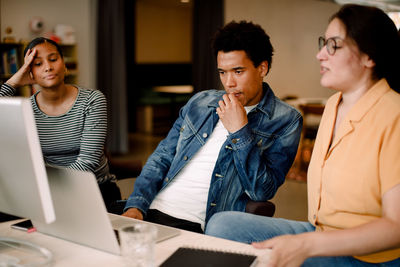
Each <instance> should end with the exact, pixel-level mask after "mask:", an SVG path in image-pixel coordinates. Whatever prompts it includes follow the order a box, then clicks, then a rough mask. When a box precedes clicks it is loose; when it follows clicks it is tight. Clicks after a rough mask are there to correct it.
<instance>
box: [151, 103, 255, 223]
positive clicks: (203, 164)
mask: <svg viewBox="0 0 400 267" xmlns="http://www.w3.org/2000/svg"><path fill="white" fill-rule="evenodd" d="M255 106H256V105H254V106H249V107H245V109H246V112H247V113H249V112H250V110H252V109H253V108H254V107H255ZM228 134H229V133H228V131H227V130H226V129H225V127H224V125H223V124H222V122H221V121H220V120H219V121H218V122H217V125H216V126H215V128H214V131H213V132H212V133H211V135H210V137H209V138H208V140H207V141H206V143H205V144H204V146H202V147H201V148H200V149H199V151H198V152H197V153H196V154H195V155H194V157H193V158H192V159H191V160H190V162H188V163H187V164H186V166H185V167H184V168H182V170H181V171H180V172H179V173H178V174H177V175H176V177H175V178H174V179H173V180H172V182H171V183H170V184H169V185H168V186H167V187H166V188H165V189H163V190H162V191H161V192H160V193H159V194H157V196H156V197H155V199H154V200H153V202H152V203H151V205H150V209H157V210H159V211H161V212H163V213H166V214H168V215H170V216H173V217H176V218H179V219H184V220H188V221H191V222H195V223H199V224H201V227H202V229H203V230H204V221H205V217H206V206H207V198H208V190H209V188H210V181H211V175H212V173H213V170H214V167H215V163H216V161H217V159H218V154H219V151H220V148H221V146H222V145H223V143H224V142H225V140H226V138H227V136H228Z"/></svg>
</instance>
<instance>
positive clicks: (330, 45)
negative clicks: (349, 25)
mask: <svg viewBox="0 0 400 267" xmlns="http://www.w3.org/2000/svg"><path fill="white" fill-rule="evenodd" d="M336 40H342V39H341V38H339V37H331V38H328V39H326V40H325V38H324V37H322V36H321V37H319V38H318V46H319V50H321V49H322V48H323V47H324V46H326V51H328V54H329V55H331V56H333V55H334V54H335V52H336V49H338V48H340V47H339V46H338V45H337V42H336ZM342 41H343V40H342Z"/></svg>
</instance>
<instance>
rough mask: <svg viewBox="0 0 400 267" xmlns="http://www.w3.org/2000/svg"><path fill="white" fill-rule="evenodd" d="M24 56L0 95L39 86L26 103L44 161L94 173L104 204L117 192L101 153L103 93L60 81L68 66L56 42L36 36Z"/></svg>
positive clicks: (116, 196) (104, 129)
mask: <svg viewBox="0 0 400 267" xmlns="http://www.w3.org/2000/svg"><path fill="white" fill-rule="evenodd" d="M24 55H25V58H24V65H23V66H22V67H21V68H20V69H19V70H18V72H17V73H15V74H14V75H13V76H12V77H11V78H10V79H9V80H8V81H7V82H6V83H5V84H3V85H2V86H1V89H0V96H13V95H14V94H15V92H16V88H18V87H21V86H24V85H32V84H38V85H39V86H40V87H41V89H40V90H39V91H38V92H36V93H35V94H34V95H32V96H31V103H32V108H33V112H34V116H35V120H36V125H37V129H38V134H39V139H40V144H41V147H42V153H43V158H44V160H45V162H46V164H48V165H52V166H61V167H67V168H71V169H76V170H82V171H91V172H93V173H94V174H95V175H96V178H97V181H98V184H99V186H100V190H101V193H102V195H103V198H104V201H105V203H106V206H107V209H109V205H110V204H111V203H112V202H113V201H115V200H118V199H120V198H121V194H120V191H119V188H118V187H117V185H116V184H115V176H114V175H111V174H110V173H109V168H108V162H107V158H106V156H105V154H104V142H105V139H106V134H107V103H106V99H105V97H104V95H103V94H102V93H101V92H100V91H98V90H91V89H85V88H82V87H79V86H75V85H70V84H65V83H64V77H65V73H66V70H67V69H66V66H65V63H64V59H63V54H62V51H61V48H60V47H59V45H58V44H57V43H56V42H54V41H52V40H50V39H46V38H43V37H39V38H36V39H34V40H32V41H31V42H30V43H29V44H28V46H27V47H26V49H25V51H24Z"/></svg>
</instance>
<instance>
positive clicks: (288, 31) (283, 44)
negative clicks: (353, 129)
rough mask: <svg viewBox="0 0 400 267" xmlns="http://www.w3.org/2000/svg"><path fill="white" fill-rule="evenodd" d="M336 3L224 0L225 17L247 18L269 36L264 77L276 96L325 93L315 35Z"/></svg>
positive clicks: (318, 32) (297, 0)
mask: <svg viewBox="0 0 400 267" xmlns="http://www.w3.org/2000/svg"><path fill="white" fill-rule="evenodd" d="M338 9H339V5H337V4H334V3H331V2H325V1H320V0H246V1H243V0H225V21H226V22H229V21H231V20H241V19H245V20H251V21H253V22H254V23H257V24H260V25H261V27H262V28H263V29H264V30H265V31H266V32H267V33H268V35H269V36H270V37H271V42H272V45H273V47H274V49H275V55H274V57H273V62H272V68H271V72H270V73H269V74H268V76H267V78H266V81H267V82H268V83H269V84H270V86H271V87H272V89H273V90H274V92H275V93H276V95H277V96H279V97H283V96H285V95H289V94H291V95H293V94H296V95H298V96H299V97H328V96H330V95H331V94H332V93H333V91H332V90H329V89H326V88H323V87H321V85H320V83H319V80H320V74H319V63H318V61H317V59H316V57H315V55H316V53H317V52H318V45H317V39H318V37H319V36H321V35H323V34H324V32H325V29H326V26H327V24H328V19H329V17H330V16H331V15H332V14H333V13H334V12H336V11H337V10H338Z"/></svg>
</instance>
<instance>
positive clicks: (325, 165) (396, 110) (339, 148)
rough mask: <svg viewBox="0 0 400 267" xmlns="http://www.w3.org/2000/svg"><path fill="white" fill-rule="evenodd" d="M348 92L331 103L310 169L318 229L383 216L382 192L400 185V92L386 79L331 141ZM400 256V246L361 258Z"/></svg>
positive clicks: (310, 192)
mask: <svg viewBox="0 0 400 267" xmlns="http://www.w3.org/2000/svg"><path fill="white" fill-rule="evenodd" d="M341 97H342V94H341V93H337V94H335V95H333V96H332V97H330V98H329V100H328V101H327V104H326V107H325V110H324V114H323V115H322V119H321V123H320V127H319V130H318V134H317V138H316V141H315V146H314V150H313V154H312V158H311V162H310V166H309V169H308V176H307V177H308V219H309V221H310V222H311V223H312V224H313V225H315V226H316V230H317V231H326V230H337V229H346V228H351V227H355V226H358V225H361V224H365V223H368V222H370V221H372V220H375V219H377V218H379V217H381V214H382V196H383V195H384V194H385V192H387V191H388V190H389V189H391V188H393V187H394V186H395V185H397V184H399V183H400V94H398V93H396V92H395V91H393V90H392V89H390V87H389V85H388V83H387V82H386V80H385V79H382V80H380V81H379V82H377V83H376V84H375V85H374V86H373V87H372V88H371V89H369V90H368V92H366V93H365V94H364V95H363V96H362V97H361V98H360V99H359V101H358V102H357V103H356V104H355V105H354V106H353V108H352V109H351V110H350V111H349V112H348V114H347V115H346V117H345V118H344V119H343V121H342V122H341V124H340V125H339V126H338V128H337V131H336V137H335V138H334V141H333V143H332V144H331V140H332V135H333V129H334V125H335V118H336V114H337V110H338V105H339V103H340V100H341ZM355 257H356V258H358V259H360V260H363V261H367V262H384V261H389V260H393V259H396V258H398V257H400V249H395V250H389V251H384V252H380V253H374V254H370V255H365V256H355Z"/></svg>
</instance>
